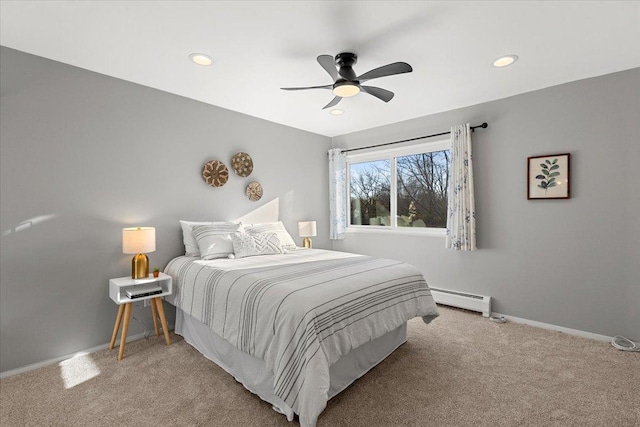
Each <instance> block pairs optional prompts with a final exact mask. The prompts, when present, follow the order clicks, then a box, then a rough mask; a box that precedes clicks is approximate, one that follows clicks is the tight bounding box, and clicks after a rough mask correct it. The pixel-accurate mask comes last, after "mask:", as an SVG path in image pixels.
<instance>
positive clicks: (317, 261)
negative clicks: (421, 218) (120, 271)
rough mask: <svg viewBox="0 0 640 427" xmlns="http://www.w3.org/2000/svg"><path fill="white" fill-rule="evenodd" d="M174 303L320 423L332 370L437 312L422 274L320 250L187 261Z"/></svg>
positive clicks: (176, 262) (172, 268)
mask: <svg viewBox="0 0 640 427" xmlns="http://www.w3.org/2000/svg"><path fill="white" fill-rule="evenodd" d="M165 272H166V273H167V274H169V275H171V276H172V277H173V280H174V294H173V295H172V296H171V297H167V300H168V301H169V302H170V303H172V304H174V305H175V306H176V307H179V308H180V309H182V310H183V311H185V312H186V313H188V314H189V315H191V316H192V317H194V318H196V319H197V320H199V321H201V322H202V323H205V324H206V325H208V326H209V327H210V328H211V330H212V331H213V332H215V333H216V334H218V335H219V336H221V337H223V338H224V339H226V340H227V341H228V342H229V343H231V344H232V345H234V346H235V347H236V348H238V349H240V350H242V351H244V352H246V353H249V354H251V355H252V356H255V357H258V358H260V359H262V360H264V362H265V364H266V366H267V368H268V369H270V370H271V372H273V374H274V377H275V384H274V390H275V394H276V396H278V397H280V398H281V399H283V400H284V401H285V402H286V403H287V404H288V405H289V406H290V407H291V408H292V409H293V411H294V412H296V413H297V414H298V415H299V418H300V423H301V425H302V426H304V427H307V426H315V424H316V420H317V418H318V415H320V413H321V412H322V410H323V409H324V408H325V406H326V403H327V392H328V390H329V367H330V366H331V365H332V364H333V363H335V362H336V361H337V360H338V359H339V358H340V357H341V356H342V355H345V354H347V353H348V352H349V351H350V350H351V349H353V348H356V347H358V346H360V345H362V344H364V343H366V342H368V341H371V340H373V339H376V338H378V337H380V336H382V335H384V334H385V333H387V332H390V331H392V330H394V329H396V328H397V327H399V326H400V325H402V324H403V323H404V322H406V321H407V320H409V319H411V318H413V317H416V316H422V318H423V319H424V321H425V322H426V323H429V322H430V321H431V320H432V319H433V318H435V317H436V316H437V315H438V310H437V308H436V305H435V303H434V301H433V298H432V297H431V293H430V291H429V288H428V287H427V284H426V282H425V280H424V277H423V276H422V274H421V273H420V271H419V270H417V269H416V268H415V267H413V266H411V265H408V264H405V263H402V262H399V261H392V260H388V259H380V258H372V257H368V256H361V255H354V254H347V253H342V252H334V251H325V250H318V249H311V250H309V249H305V250H295V251H292V252H290V253H288V254H282V255H269V256H257V257H250V258H242V259H217V260H212V261H202V260H200V259H199V258H191V257H178V258H175V259H173V260H172V261H171V262H170V263H169V264H168V265H167V268H166V269H165Z"/></svg>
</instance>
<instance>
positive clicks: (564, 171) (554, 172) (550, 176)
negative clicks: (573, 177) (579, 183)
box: [527, 153, 571, 200]
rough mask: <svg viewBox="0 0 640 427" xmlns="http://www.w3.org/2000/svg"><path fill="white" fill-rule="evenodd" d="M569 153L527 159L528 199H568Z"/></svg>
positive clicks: (569, 194) (569, 193) (569, 195)
mask: <svg viewBox="0 0 640 427" xmlns="http://www.w3.org/2000/svg"><path fill="white" fill-rule="evenodd" d="M569 158H570V154H569V153H564V154H550V155H546V156H535V157H529V158H528V159H527V199H529V200H532V199H568V198H570V197H571V192H570V190H569V189H570V187H569V184H570V175H569Z"/></svg>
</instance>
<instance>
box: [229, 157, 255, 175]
mask: <svg viewBox="0 0 640 427" xmlns="http://www.w3.org/2000/svg"><path fill="white" fill-rule="evenodd" d="M231 167H232V168H233V170H234V172H235V173H237V174H238V176H241V177H247V176H249V175H251V172H253V160H252V159H251V156H250V155H248V154H247V153H238V154H236V155H235V156H233V157H232V158H231Z"/></svg>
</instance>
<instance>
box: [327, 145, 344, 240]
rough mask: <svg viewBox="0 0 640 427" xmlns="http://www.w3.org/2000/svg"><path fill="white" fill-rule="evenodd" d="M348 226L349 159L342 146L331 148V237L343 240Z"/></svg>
mask: <svg viewBox="0 0 640 427" xmlns="http://www.w3.org/2000/svg"><path fill="white" fill-rule="evenodd" d="M346 228H347V160H346V157H345V155H344V153H343V152H342V149H341V148H332V149H331V150H329V238H330V239H331V240H342V239H344V236H345V231H346Z"/></svg>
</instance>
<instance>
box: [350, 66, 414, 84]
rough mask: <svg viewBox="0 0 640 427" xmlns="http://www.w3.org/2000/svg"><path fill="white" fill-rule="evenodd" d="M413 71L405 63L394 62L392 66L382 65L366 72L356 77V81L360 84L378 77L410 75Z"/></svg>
mask: <svg viewBox="0 0 640 427" xmlns="http://www.w3.org/2000/svg"><path fill="white" fill-rule="evenodd" d="M412 71H413V68H411V65H409V64H407V63H406V62H394V63H393V64H388V65H383V66H382V67H378V68H374V69H373V70H371V71H367V72H366V73H364V74H363V75H361V76H358V78H357V80H358V81H359V82H360V83H362V82H366V81H367V80H372V79H377V78H379V77H386V76H392V75H394V74H402V73H410V72H412Z"/></svg>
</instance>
